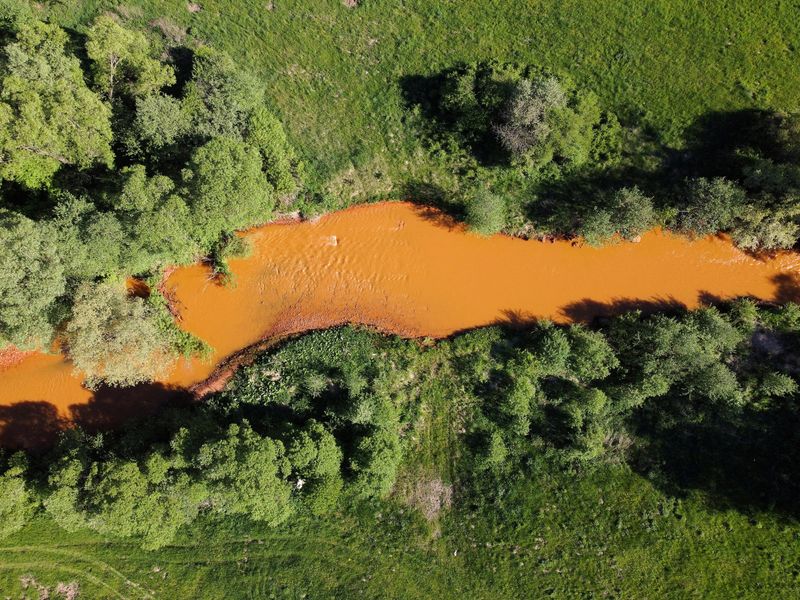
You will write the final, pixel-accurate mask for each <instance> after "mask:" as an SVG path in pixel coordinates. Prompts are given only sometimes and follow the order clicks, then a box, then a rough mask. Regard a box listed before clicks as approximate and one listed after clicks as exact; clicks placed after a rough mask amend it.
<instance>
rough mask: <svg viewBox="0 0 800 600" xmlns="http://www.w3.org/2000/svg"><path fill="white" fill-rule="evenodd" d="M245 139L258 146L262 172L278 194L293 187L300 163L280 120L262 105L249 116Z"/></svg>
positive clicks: (291, 191) (294, 186) (294, 188)
mask: <svg viewBox="0 0 800 600" xmlns="http://www.w3.org/2000/svg"><path fill="white" fill-rule="evenodd" d="M246 141H247V142H248V143H249V144H250V145H251V146H253V147H254V148H258V151H259V153H260V154H261V159H262V161H263V168H264V173H266V176H267V179H268V180H269V182H270V183H271V184H272V185H273V186H274V188H275V190H276V191H277V192H278V193H279V194H291V193H293V192H295V191H296V190H297V181H296V180H297V178H298V177H299V172H300V171H301V170H302V166H301V164H300V162H299V160H298V159H297V156H296V155H295V152H294V149H293V148H292V146H291V145H290V144H289V140H288V139H287V138H286V132H285V131H284V130H283V126H282V125H281V122H280V121H279V120H278V119H277V118H276V117H275V115H273V114H272V113H271V112H269V111H268V110H267V109H266V108H264V107H263V106H259V107H257V108H256V109H255V110H253V112H252V114H251V115H250V121H249V123H248V127H247V137H246Z"/></svg>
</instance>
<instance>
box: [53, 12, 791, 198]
mask: <svg viewBox="0 0 800 600" xmlns="http://www.w3.org/2000/svg"><path fill="white" fill-rule="evenodd" d="M200 4H202V10H201V11H200V12H196V13H191V12H189V11H188V10H187V3H186V2H183V1H178V0H172V1H169V2H167V1H164V0H152V1H141V0H139V1H137V0H133V1H129V2H125V3H123V8H122V9H119V12H121V13H122V14H124V15H127V16H129V17H130V19H131V20H130V22H131V23H133V24H137V25H145V26H146V25H147V24H148V23H150V22H152V21H153V20H154V19H157V18H163V19H166V20H168V22H169V23H170V24H173V25H177V26H178V27H177V31H178V32H180V31H181V29H183V30H186V31H188V33H189V36H190V37H191V38H194V39H196V40H200V41H205V42H208V43H210V44H212V45H213V46H215V47H217V48H220V49H223V50H226V51H228V52H229V53H230V54H231V55H232V56H233V57H234V58H235V59H236V60H237V62H238V63H239V64H240V65H242V66H244V67H246V68H249V69H250V70H252V71H253V72H254V73H255V74H256V75H257V76H258V77H259V78H260V80H261V81H263V84H264V89H265V92H266V96H267V99H268V102H269V103H270V105H271V107H272V108H273V109H274V110H275V111H276V112H277V113H278V115H279V116H280V117H281V119H282V120H283V122H284V123H285V125H286V127H287V129H288V131H289V134H290V137H291V139H292V142H293V143H294V144H295V146H296V147H297V148H299V149H300V150H301V152H302V154H303V156H304V157H305V159H306V160H307V161H308V163H309V164H310V165H311V167H312V168H311V172H312V175H313V178H314V179H315V183H316V184H317V185H319V186H322V187H324V188H326V189H328V190H329V191H330V192H331V195H330V197H329V203H330V204H331V206H329V208H333V207H335V206H341V205H347V204H351V203H353V202H358V201H365V200H369V199H372V198H376V197H384V196H392V197H397V196H402V195H406V194H409V193H411V190H413V189H414V184H428V185H437V184H441V185H443V186H444V187H446V188H450V187H452V177H453V176H452V173H450V172H449V171H448V169H447V168H445V167H443V166H441V165H438V164H437V161H436V160H435V159H432V158H430V157H428V156H427V154H426V153H425V152H424V151H423V148H422V145H421V143H420V141H419V139H418V138H419V134H418V130H417V128H415V127H414V126H413V119H411V121H412V122H409V116H410V114H409V111H408V106H407V102H406V100H405V98H404V86H407V85H408V83H407V82H408V81H409V78H413V77H417V76H428V75H432V74H436V73H439V72H441V71H442V70H443V69H447V68H449V67H452V66H454V65H455V64H458V63H460V62H472V61H480V60H497V61H501V62H518V63H522V64H531V65H535V66H539V67H543V68H547V69H550V70H553V71H554V72H556V73H558V74H560V75H563V76H567V77H569V78H571V79H572V80H574V81H575V83H576V84H577V85H578V86H579V87H582V88H586V89H590V90H593V91H595V92H596V93H597V94H598V95H599V97H600V99H601V101H602V103H603V105H604V106H605V107H606V108H608V109H611V110H614V111H616V112H617V113H618V114H620V115H622V116H623V118H625V117H626V116H627V118H628V120H630V121H633V122H636V123H640V124H645V125H648V126H650V127H652V128H654V129H655V131H656V133H657V135H658V136H659V137H660V138H661V139H662V140H663V141H664V142H666V143H668V144H675V145H677V144H680V141H681V136H682V132H683V131H684V130H685V128H686V127H688V126H690V125H691V124H692V123H693V122H694V121H695V120H696V119H697V118H698V117H700V116H702V115H704V114H707V113H709V112H713V111H729V110H737V109H742V108H752V107H763V108H774V109H784V110H791V109H795V110H796V109H797V108H800V69H798V68H797V65H798V52H800V20H798V19H797V18H796V17H797V14H796V11H797V8H796V6H794V4H792V3H790V2H780V1H777V0H770V1H767V2H758V3H756V2H747V1H735V2H731V1H730V0H709V1H707V2H703V3H701V4H698V3H696V2H692V1H690V0H652V1H649V2H637V1H634V0H609V1H607V2H603V3H602V4H598V3H596V2H589V1H587V0H540V1H537V2H521V1H514V2H512V1H504V0H489V1H483V2H477V1H475V0H445V1H441V2H431V1H430V0H405V1H399V0H380V1H379V0H362V1H361V2H360V3H359V6H358V7H357V8H347V7H345V6H344V5H343V4H342V2H341V1H340V0H275V1H274V2H267V1H257V2H242V1H236V0H228V1H221V0H207V1H205V2H202V3H200ZM119 5H120V3H119V2H117V1H113V0H112V1H100V2H98V1H96V0H87V1H80V2H79V1H77V0H65V1H63V2H57V3H56V2H54V3H51V4H50V8H48V9H47V10H48V11H49V13H50V14H51V15H52V18H53V19H54V20H56V21H57V22H59V23H62V24H64V25H66V26H70V27H73V28H75V29H77V30H79V31H80V30H82V29H83V27H84V26H85V24H86V23H87V22H89V21H90V20H91V19H92V18H93V17H94V16H95V15H96V14H98V13H99V12H102V11H104V10H109V9H113V8H115V7H117V6H119ZM270 6H271V7H272V9H271V10H270V8H269V7H270Z"/></svg>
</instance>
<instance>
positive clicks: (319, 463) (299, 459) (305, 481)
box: [287, 419, 343, 515]
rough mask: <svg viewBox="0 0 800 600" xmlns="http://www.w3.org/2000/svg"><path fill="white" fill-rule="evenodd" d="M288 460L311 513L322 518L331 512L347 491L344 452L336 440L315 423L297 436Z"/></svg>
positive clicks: (289, 450) (294, 435)
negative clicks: (343, 471)
mask: <svg viewBox="0 0 800 600" xmlns="http://www.w3.org/2000/svg"><path fill="white" fill-rule="evenodd" d="M287 457H288V458H289V461H290V462H291V464H292V469H293V471H294V472H295V473H296V474H297V477H298V479H297V481H298V484H299V485H301V492H302V495H303V496H302V497H303V499H304V500H305V502H306V504H307V505H308V507H309V508H310V510H311V512H312V513H313V514H315V515H322V514H325V513H327V512H328V511H330V510H331V508H333V506H335V504H336V502H337V500H338V498H339V495H340V493H341V490H342V487H343V481H342V475H341V465H342V451H341V449H340V448H339V445H338V444H337V443H336V438H334V437H333V435H332V434H331V433H330V432H329V431H328V430H327V429H325V427H324V426H323V425H322V424H321V423H319V422H317V421H315V420H313V419H312V420H311V421H309V422H308V423H306V425H305V427H304V428H303V429H302V430H300V431H297V432H294V433H293V435H292V438H291V440H290V441H289V444H288V451H287Z"/></svg>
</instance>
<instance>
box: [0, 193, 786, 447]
mask: <svg viewBox="0 0 800 600" xmlns="http://www.w3.org/2000/svg"><path fill="white" fill-rule="evenodd" d="M246 235H247V236H248V237H249V238H250V240H251V241H252V244H253V253H252V255H251V256H249V257H248V258H242V259H232V260H231V261H230V267H231V271H232V273H233V283H232V285H229V286H220V285H219V284H217V283H215V281H213V279H212V278H209V268H208V267H207V266H206V265H201V264H197V265H191V266H188V267H181V268H178V269H175V270H174V271H173V272H172V273H171V274H170V275H169V277H168V278H167V279H166V280H165V282H164V284H163V287H164V289H165V290H166V291H167V293H168V294H169V295H170V297H172V298H174V299H175V301H176V306H178V307H179V310H180V322H179V325H180V327H181V328H183V329H185V330H186V331H188V332H190V333H192V334H194V335H196V336H198V337H200V338H201V339H203V340H204V341H205V342H207V343H208V344H210V345H211V346H212V347H213V348H214V352H213V354H212V356H211V357H210V358H209V359H207V360H201V359H193V360H188V361H187V360H180V361H178V363H176V365H175V366H174V368H173V369H172V371H171V373H170V374H169V376H168V377H167V378H166V379H165V380H164V381H161V382H157V383H153V384H149V385H147V386H140V387H139V388H131V389H127V390H121V389H118V388H106V389H102V390H99V391H97V392H92V391H90V390H87V389H86V388H84V387H83V385H82V379H81V378H80V377H79V376H77V375H75V374H74V373H73V369H72V366H71V364H69V362H67V361H66V360H65V359H64V358H63V357H61V356H59V355H43V354H33V355H30V356H26V357H24V358H23V359H22V360H19V362H17V363H16V364H14V365H12V366H8V367H6V368H2V367H0V368H2V370H1V371H0V378H1V379H2V382H3V385H2V387H1V388H0V428H1V429H2V434H0V442H2V443H11V444H12V445H16V444H18V443H20V442H22V443H23V444H24V445H28V443H29V442H30V441H31V440H32V439H33V438H37V439H38V437H39V436H38V434H37V435H33V436H31V432H32V430H34V429H35V430H37V431H40V430H48V431H57V430H58V428H60V427H62V426H64V424H66V423H69V422H79V423H81V424H89V425H94V426H104V425H107V424H113V422H114V421H115V420H116V422H119V420H120V419H125V418H129V417H130V416H131V415H136V414H142V413H143V412H144V411H145V410H157V408H158V406H160V405H161V403H162V402H171V401H172V400H173V399H174V398H186V397H187V395H188V391H189V390H194V391H195V392H196V393H198V394H202V393H205V392H208V391H213V390H216V389H219V388H220V387H221V386H222V385H224V382H225V381H226V379H227V377H229V376H230V374H231V373H232V372H233V370H234V368H235V366H236V365H237V364H238V362H237V361H241V360H244V359H245V358H246V357H247V356H248V354H249V353H248V351H247V349H248V348H252V347H254V345H256V344H259V346H258V347H261V346H260V344H262V343H263V342H264V340H274V339H280V338H282V337H285V336H287V335H292V334H296V333H301V332H304V331H309V330H313V329H322V328H326V327H332V326H335V325H340V324H343V323H358V324H363V325H366V326H370V327H374V328H376V329H378V330H380V331H383V332H389V333H395V334H398V335H401V336H404V337H433V338H440V337H446V336H449V335H452V334H453V333H456V332H458V331H462V330H465V329H471V328H474V327H479V326H482V325H488V324H492V323H503V322H506V323H507V322H514V323H519V322H521V323H524V322H526V321H530V320H535V319H542V318H547V319H552V320H554V321H557V322H571V321H583V322H586V321H590V320H591V319H593V318H594V317H597V316H603V315H611V314H618V313H621V312H624V311H626V310H630V309H633V308H645V309H665V308H666V309H669V308H677V307H688V308H693V307H696V306H698V305H699V304H702V303H708V302H714V301H717V300H723V299H728V298H732V297H736V296H752V297H755V298H758V299H761V300H767V301H777V302H784V301H790V300H796V299H797V298H798V296H799V294H798V289H799V288H798V285H797V278H798V273H800V256H798V255H797V254H796V253H790V252H783V253H777V254H774V255H771V256H769V257H754V256H751V255H748V254H746V253H744V252H742V251H740V250H738V249H737V248H735V247H734V246H733V245H732V244H731V243H730V241H729V240H728V239H727V238H726V237H725V236H715V237H710V238H705V239H700V240H688V239H686V238H682V237H678V236H675V235H672V234H668V233H664V232H660V231H652V232H649V233H647V234H645V235H644V236H643V237H642V239H641V241H640V242H639V243H621V244H616V245H611V246H606V247H603V248H593V247H589V246H584V245H580V244H577V243H575V242H569V241H552V242H538V241H524V240H520V239H512V238H509V237H505V236H493V237H490V238H482V237H479V236H477V235H474V234H471V233H468V232H466V231H465V230H464V228H463V226H462V225H460V224H458V223H456V222H455V221H453V220H452V219H450V218H449V217H447V216H446V215H444V214H443V213H440V212H438V211H435V210H432V209H429V208H424V207H420V206H416V205H413V204H410V203H401V202H386V203H378V204H370V205H364V206H358V207H354V208H351V209H348V210H345V211H341V212H337V213H332V214H329V215H326V216H325V217H322V218H321V219H318V220H315V221H303V222H281V223H273V224H269V225H265V226H263V227H260V228H257V229H255V230H253V231H250V232H248V233H246ZM10 431H13V432H16V433H14V435H13V436H12V435H11V433H9V432H10Z"/></svg>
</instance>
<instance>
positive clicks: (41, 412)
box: [0, 400, 65, 450]
mask: <svg viewBox="0 0 800 600" xmlns="http://www.w3.org/2000/svg"><path fill="white" fill-rule="evenodd" d="M64 425H65V423H64V420H63V419H61V418H60V417H59V415H58V410H57V409H56V407H55V406H53V405H52V404H50V403H49V402H45V401H43V400H31V401H28V402H18V403H16V404H12V405H11V406H0V447H3V448H10V449H14V450H38V449H42V448H47V447H49V446H52V445H53V443H55V441H56V439H57V438H58V433H59V432H60V431H61V430H62V429H63V427H64Z"/></svg>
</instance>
